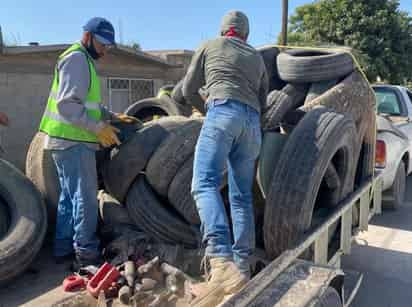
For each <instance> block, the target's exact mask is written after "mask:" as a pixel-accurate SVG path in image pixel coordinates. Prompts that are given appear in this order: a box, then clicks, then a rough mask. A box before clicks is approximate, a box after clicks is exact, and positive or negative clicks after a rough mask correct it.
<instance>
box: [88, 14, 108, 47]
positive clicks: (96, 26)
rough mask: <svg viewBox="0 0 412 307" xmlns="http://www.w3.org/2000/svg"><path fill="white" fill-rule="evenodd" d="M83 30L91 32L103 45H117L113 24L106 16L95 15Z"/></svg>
mask: <svg viewBox="0 0 412 307" xmlns="http://www.w3.org/2000/svg"><path fill="white" fill-rule="evenodd" d="M83 30H84V31H86V32H90V33H92V34H93V36H94V37H95V38H96V39H97V41H98V42H99V43H101V44H103V45H115V44H116V43H115V40H114V28H113V25H112V24H111V23H110V21H108V20H107V19H105V18H102V17H94V18H92V19H90V20H89V21H88V22H87V23H86V24H85V25H84V26H83Z"/></svg>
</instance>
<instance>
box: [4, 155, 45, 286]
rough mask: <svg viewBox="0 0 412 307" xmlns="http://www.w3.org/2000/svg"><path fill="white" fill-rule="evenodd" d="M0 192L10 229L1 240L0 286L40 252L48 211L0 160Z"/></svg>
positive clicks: (27, 182)
mask: <svg viewBox="0 0 412 307" xmlns="http://www.w3.org/2000/svg"><path fill="white" fill-rule="evenodd" d="M0 174H2V176H0V193H1V197H2V199H3V201H4V202H5V203H7V206H8V209H9V210H10V213H11V214H10V216H11V221H10V227H9V230H8V232H7V234H6V236H5V237H3V238H2V240H1V241H0V285H1V284H4V283H6V282H7V281H9V280H11V279H13V278H14V277H16V276H17V275H19V274H20V273H22V272H23V271H24V270H25V269H26V268H27V267H28V266H29V265H30V263H31V262H32V261H33V259H34V257H35V256H36V255H37V253H38V252H39V250H40V248H41V246H42V243H43V240H44V237H45V234H46V230H47V212H46V206H45V204H44V202H43V199H42V197H41V194H40V192H39V191H38V190H37V189H36V187H35V186H34V184H33V183H32V182H31V181H30V180H29V179H28V178H27V177H26V176H24V174H22V173H21V172H20V171H19V170H18V169H17V168H15V167H14V166H13V165H11V164H10V163H8V162H6V161H4V160H1V159H0Z"/></svg>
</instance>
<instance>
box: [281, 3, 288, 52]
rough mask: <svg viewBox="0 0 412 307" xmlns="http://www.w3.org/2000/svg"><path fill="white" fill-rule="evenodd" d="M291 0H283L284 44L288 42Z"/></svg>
mask: <svg viewBox="0 0 412 307" xmlns="http://www.w3.org/2000/svg"><path fill="white" fill-rule="evenodd" d="M288 15H289V0H282V42H281V43H282V45H285V46H286V45H287V44H288Z"/></svg>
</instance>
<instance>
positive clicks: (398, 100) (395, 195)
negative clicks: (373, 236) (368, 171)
mask: <svg viewBox="0 0 412 307" xmlns="http://www.w3.org/2000/svg"><path fill="white" fill-rule="evenodd" d="M373 89H374V91H375V94H376V102H377V111H378V116H377V128H378V134H377V146H376V166H375V167H376V171H377V172H382V173H383V190H384V193H383V200H384V205H385V207H389V208H393V209H395V208H397V207H398V206H400V205H401V204H402V203H403V202H404V201H405V190H406V177H407V176H408V175H409V174H410V173H411V172H412V163H411V161H410V158H411V153H412V92H411V91H409V90H408V89H407V88H405V87H402V86H394V85H374V86H373Z"/></svg>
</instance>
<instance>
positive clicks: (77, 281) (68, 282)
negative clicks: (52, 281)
mask: <svg viewBox="0 0 412 307" xmlns="http://www.w3.org/2000/svg"><path fill="white" fill-rule="evenodd" d="M85 287H86V281H85V280H84V278H82V277H80V276H77V275H70V276H68V277H66V278H65V279H64V281H63V290H64V291H65V292H73V291H79V290H82V289H84V288H85Z"/></svg>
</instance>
